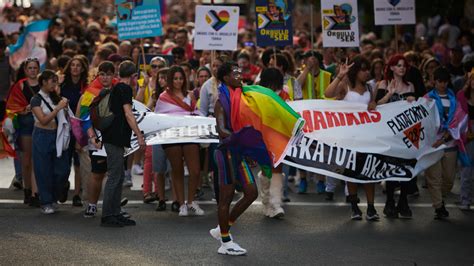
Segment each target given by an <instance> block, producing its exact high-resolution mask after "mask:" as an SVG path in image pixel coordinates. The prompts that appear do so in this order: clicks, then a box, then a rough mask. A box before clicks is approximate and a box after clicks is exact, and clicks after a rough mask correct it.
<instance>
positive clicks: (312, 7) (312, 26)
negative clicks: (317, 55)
mask: <svg viewBox="0 0 474 266" xmlns="http://www.w3.org/2000/svg"><path fill="white" fill-rule="evenodd" d="M313 12H314V6H313V4H311V15H310V19H311V24H310V26H311V35H310V36H311V50H310V51H311V56H313V52H314V19H313ZM311 79H312V82H311V90H312V92H311V94H309V92H308V95H312V94H313V93H314V95H316V90H315V87H314V86H315V85H314V82H315V80H314V66H313V67H312V68H311ZM309 81H310V80H308V81H307V82H309Z"/></svg>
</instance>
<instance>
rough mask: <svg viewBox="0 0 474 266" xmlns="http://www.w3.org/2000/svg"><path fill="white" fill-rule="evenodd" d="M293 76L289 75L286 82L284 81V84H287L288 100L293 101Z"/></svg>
mask: <svg viewBox="0 0 474 266" xmlns="http://www.w3.org/2000/svg"><path fill="white" fill-rule="evenodd" d="M294 84H295V78H294V77H291V78H289V79H288V82H287V83H286V86H288V95H289V96H290V101H294V100H295V95H294V94H295V92H294V90H295V85H294Z"/></svg>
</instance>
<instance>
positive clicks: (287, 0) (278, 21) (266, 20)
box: [255, 0, 293, 47]
mask: <svg viewBox="0 0 474 266" xmlns="http://www.w3.org/2000/svg"><path fill="white" fill-rule="evenodd" d="M292 8H293V6H292V4H291V0H257V1H256V3H255V11H256V12H255V13H256V14H257V20H256V21H257V45H258V46H260V47H262V46H286V45H292V44H293V23H292V17H291V11H292Z"/></svg>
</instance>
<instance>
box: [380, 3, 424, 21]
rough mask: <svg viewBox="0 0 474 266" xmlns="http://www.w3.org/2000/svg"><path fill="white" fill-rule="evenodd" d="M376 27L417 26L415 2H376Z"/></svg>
mask: <svg viewBox="0 0 474 266" xmlns="http://www.w3.org/2000/svg"><path fill="white" fill-rule="evenodd" d="M374 13H375V25H402V24H416V16H415V0H374Z"/></svg>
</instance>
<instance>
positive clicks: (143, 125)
mask: <svg viewBox="0 0 474 266" xmlns="http://www.w3.org/2000/svg"><path fill="white" fill-rule="evenodd" d="M133 114H134V116H135V119H136V120H137V124H138V127H139V128H140V131H141V132H142V133H143V136H144V137H145V142H146V144H147V145H158V144H173V143H219V136H218V134H217V131H216V119H215V118H212V117H202V116H176V115H166V114H156V113H154V112H151V111H150V110H149V109H148V108H147V107H146V106H145V105H143V104H142V103H140V102H138V101H136V100H133ZM98 134H99V135H100V132H98ZM130 146H131V147H130V148H127V149H126V150H125V156H127V155H129V154H131V153H133V152H135V151H136V150H138V149H139V148H140V146H139V145H138V140H137V136H136V135H135V134H134V133H132V137H131V139H130ZM94 155H96V156H107V154H106V153H105V149H104V148H103V147H102V149H101V150H99V151H96V152H94Z"/></svg>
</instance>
